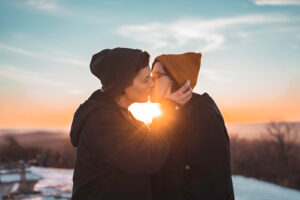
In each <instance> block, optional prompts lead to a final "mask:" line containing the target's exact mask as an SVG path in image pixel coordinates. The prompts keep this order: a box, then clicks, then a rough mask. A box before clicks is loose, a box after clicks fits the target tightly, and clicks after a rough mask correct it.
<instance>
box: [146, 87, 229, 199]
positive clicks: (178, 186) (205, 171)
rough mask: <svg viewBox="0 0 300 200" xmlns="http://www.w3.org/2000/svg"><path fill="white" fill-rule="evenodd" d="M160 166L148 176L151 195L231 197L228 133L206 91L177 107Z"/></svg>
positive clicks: (161, 197) (160, 196) (169, 196)
mask: <svg viewBox="0 0 300 200" xmlns="http://www.w3.org/2000/svg"><path fill="white" fill-rule="evenodd" d="M179 114H180V118H181V120H180V122H181V123H179V124H178V125H177V128H176V129H177V130H178V131H177V133H176V134H175V135H173V136H174V137H173V140H172V142H171V147H170V154H169V156H168V158H167V161H166V163H165V164H164V166H163V167H162V168H161V169H160V170H159V171H158V172H157V173H156V174H155V175H153V176H152V188H153V197H154V199H161V200H233V199H234V192H233V186H232V179H231V168H230V148H229V137H228V134H227V130H226V127H225V124H224V120H223V117H222V115H221V112H220V111H219V109H218V107H217V105H216V104H215V102H214V100H213V99H212V98H211V97H210V96H209V95H208V94H207V93H204V94H203V95H199V94H195V93H194V94H193V97H192V99H191V100H190V101H189V102H188V103H187V104H186V105H184V106H183V107H182V108H181V111H180V113H179Z"/></svg>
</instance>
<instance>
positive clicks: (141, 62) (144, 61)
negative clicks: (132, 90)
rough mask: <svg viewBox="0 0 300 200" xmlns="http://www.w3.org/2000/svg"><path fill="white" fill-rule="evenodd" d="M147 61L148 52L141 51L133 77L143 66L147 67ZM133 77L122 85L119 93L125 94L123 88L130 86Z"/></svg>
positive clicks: (148, 59) (148, 57)
mask: <svg viewBox="0 0 300 200" xmlns="http://www.w3.org/2000/svg"><path fill="white" fill-rule="evenodd" d="M149 61H150V54H149V53H148V52H147V51H142V54H141V58H140V60H139V64H138V67H137V68H136V71H135V76H134V78H135V77H136V75H137V74H138V73H139V71H140V70H142V69H144V68H145V67H147V66H148V65H149ZM134 78H133V79H131V80H130V81H129V82H128V83H127V84H126V86H125V87H124V90H123V91H122V93H121V95H123V94H125V89H126V88H127V87H130V86H131V85H132V84H133V80H134Z"/></svg>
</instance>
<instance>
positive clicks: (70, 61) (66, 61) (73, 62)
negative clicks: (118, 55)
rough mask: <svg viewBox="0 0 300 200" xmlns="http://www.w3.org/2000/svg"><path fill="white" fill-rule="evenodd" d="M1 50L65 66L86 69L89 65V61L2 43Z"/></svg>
mask: <svg viewBox="0 0 300 200" xmlns="http://www.w3.org/2000/svg"><path fill="white" fill-rule="evenodd" d="M0 49H2V50H6V51H10V52H13V53H17V54H20V55H25V56H29V57H34V58H39V59H45V60H48V61H53V62H58V63H63V64H67V65H71V66H80V67H86V66H87V65H88V62H87V61H83V60H78V59H74V58H65V57H59V56H54V55H48V54H42V53H37V52H33V51H29V50H27V49H23V48H19V47H15V46H10V45H6V44H2V43H0Z"/></svg>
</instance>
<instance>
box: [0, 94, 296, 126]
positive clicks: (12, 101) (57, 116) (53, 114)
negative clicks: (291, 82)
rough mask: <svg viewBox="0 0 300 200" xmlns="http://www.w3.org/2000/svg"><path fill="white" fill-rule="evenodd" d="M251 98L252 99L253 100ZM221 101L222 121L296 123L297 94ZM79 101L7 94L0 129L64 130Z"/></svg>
mask: <svg viewBox="0 0 300 200" xmlns="http://www.w3.org/2000/svg"><path fill="white" fill-rule="evenodd" d="M253 99H254V100H253ZM253 99H249V100H248V101H242V102H238V103H237V102H232V103H230V102H222V99H220V98H219V99H215V101H216V102H217V104H218V106H219V108H220V110H221V112H222V113H223V116H224V118H225V120H226V122H236V123H239V122H266V121H273V120H275V121H281V120H284V121H299V120H300V106H299V102H300V95H299V93H295V91H294V92H292V93H290V94H284V95H282V96H280V97H278V98H277V99H274V100H273V101H263V100H261V101H257V102H254V101H255V98H253ZM80 103H81V101H75V100H74V101H73V102H72V101H70V102H65V103H64V105H61V104H56V105H55V104H53V105H41V104H37V103H35V102H33V101H32V100H30V99H29V98H28V97H26V96H21V95H10V96H6V97H5V98H4V97H2V98H1V101H0V113H1V115H0V128H34V127H37V128H55V127H64V128H68V127H70V125H71V122H72V118H73V114H74V112H75V110H76V108H77V107H78V105H79V104H80Z"/></svg>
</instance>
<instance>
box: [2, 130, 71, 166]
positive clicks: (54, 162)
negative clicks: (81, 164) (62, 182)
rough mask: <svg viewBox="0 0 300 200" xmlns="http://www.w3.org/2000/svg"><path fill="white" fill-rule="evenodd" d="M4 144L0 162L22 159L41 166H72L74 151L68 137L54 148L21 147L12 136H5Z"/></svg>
mask: <svg viewBox="0 0 300 200" xmlns="http://www.w3.org/2000/svg"><path fill="white" fill-rule="evenodd" d="M5 140H6V144H5V145H3V146H1V147H0V162H15V161H19V160H23V161H25V162H27V163H31V164H33V165H37V166H42V167H56V168H74V163H75V158H76V151H75V149H74V148H73V147H72V145H71V143H70V141H69V140H68V139H63V140H65V141H64V142H62V144H61V146H59V145H57V146H55V148H47V149H45V148H37V147H23V146H22V145H20V144H19V143H18V142H17V140H16V139H15V138H14V137H13V136H6V137H5Z"/></svg>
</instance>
